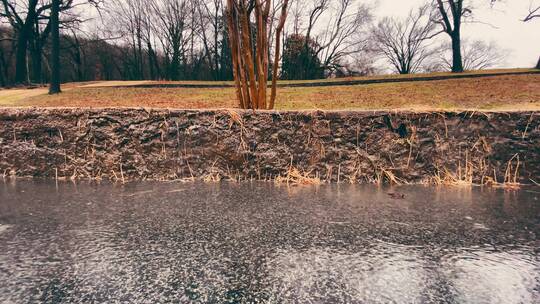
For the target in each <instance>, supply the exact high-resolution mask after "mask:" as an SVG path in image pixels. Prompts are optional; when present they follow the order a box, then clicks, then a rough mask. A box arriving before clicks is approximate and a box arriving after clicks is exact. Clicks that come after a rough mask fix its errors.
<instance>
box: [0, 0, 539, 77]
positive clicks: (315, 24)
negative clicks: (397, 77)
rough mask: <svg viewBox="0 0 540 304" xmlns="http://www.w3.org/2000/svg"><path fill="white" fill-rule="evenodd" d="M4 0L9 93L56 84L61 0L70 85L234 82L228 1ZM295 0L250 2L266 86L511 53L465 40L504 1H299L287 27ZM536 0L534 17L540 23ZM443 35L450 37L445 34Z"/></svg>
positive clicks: (2, 71)
mask: <svg viewBox="0 0 540 304" xmlns="http://www.w3.org/2000/svg"><path fill="white" fill-rule="evenodd" d="M0 1H1V2H0V85H2V86H11V85H17V84H40V83H48V82H50V81H51V77H52V76H53V75H54V73H53V66H54V64H53V61H52V58H53V57H54V56H52V55H53V54H54V50H55V48H54V47H53V45H54V43H53V42H54V39H53V38H54V35H52V34H51V32H54V29H55V27H54V24H55V18H54V15H55V14H53V13H54V9H53V8H54V6H53V4H54V3H55V2H57V4H58V9H57V11H58V13H59V16H60V18H59V19H58V22H57V23H58V29H59V32H60V34H59V39H58V42H57V44H58V50H59V52H58V53H59V66H60V67H61V68H60V69H59V71H58V75H59V78H60V79H61V80H62V81H63V82H70V81H91V80H144V79H154V80H232V79H234V77H233V74H234V65H233V62H234V60H235V55H234V53H233V52H231V47H230V42H231V35H230V33H229V27H230V24H228V19H227V17H228V16H227V3H226V2H227V1H224V0H93V1H89V0H26V1H23V0H0ZM284 1H285V0H274V1H270V0H267V1H265V0H260V1H250V0H239V2H238V4H239V5H243V3H244V4H245V5H246V7H245V8H246V14H248V13H249V14H248V15H249V20H247V22H248V23H249V26H250V27H253V29H254V30H252V31H249V32H250V35H251V37H249V39H251V41H253V42H254V43H249V44H246V45H250V46H251V47H252V48H253V49H252V50H251V52H252V54H253V56H255V57H256V56H258V55H260V56H263V57H259V60H261V62H262V65H260V66H261V68H264V69H265V71H258V70H257V68H255V72H256V73H257V78H256V79H258V77H266V78H268V79H270V78H271V76H272V74H273V73H274V70H275V71H276V72H277V73H278V74H277V76H278V77H279V78H282V79H316V78H326V77H346V76H357V75H368V74H373V73H375V72H377V68H378V67H379V66H380V62H381V61H382V62H386V67H388V69H390V70H392V71H393V72H395V73H401V74H408V73H417V72H426V71H427V72H430V71H444V70H451V71H454V72H461V71H463V70H468V69H485V68H489V67H493V66H495V65H497V64H499V63H500V62H501V61H502V60H504V57H505V52H504V50H501V49H500V48H499V47H497V45H496V44H494V43H491V42H485V41H471V40H468V39H463V36H464V35H463V34H464V33H463V25H464V24H466V23H468V22H474V21H476V19H475V15H474V11H475V8H476V7H477V5H479V4H480V3H484V4H488V5H489V4H492V5H496V4H497V2H504V1H503V0H501V1H496V0H426V3H425V5H423V6H421V7H419V8H416V9H413V10H412V11H411V12H410V13H409V14H408V16H406V17H405V18H398V17H381V18H375V17H374V15H373V12H374V7H373V5H371V4H370V3H368V2H367V1H361V0H306V1H300V0H290V1H288V5H287V15H288V18H287V20H286V22H285V23H284V24H283V27H282V28H281V29H280V28H279V25H280V16H282V14H281V9H282V8H283V4H284ZM507 1H508V0H507ZM254 3H258V5H262V6H263V7H264V8H265V9H266V8H267V9H268V11H267V14H268V16H267V22H266V23H265V27H264V28H258V27H257V20H258V19H257V18H259V17H258V15H257V14H256V11H255V10H256V9H257V6H256V5H255V4H254ZM534 3H536V2H534V1H531V7H530V10H529V12H528V13H527V12H524V17H523V21H531V20H533V19H534V18H536V17H538V15H539V14H538V13H539V12H540V6H537V5H535V4H534ZM267 4H268V6H266V5H267ZM264 12H266V11H264ZM252 13H253V14H252ZM278 29H279V30H281V31H282V33H283V34H282V35H276V31H277V30H278ZM261 35H265V39H261V38H262V37H261ZM441 35H445V37H446V42H441V40H442V39H441V38H438V39H436V38H435V37H444V36H441ZM276 39H277V40H279V41H276ZM281 39H282V40H281ZM257 41H259V42H261V43H262V44H261V45H265V46H266V47H265V48H266V50H265V51H264V52H263V53H260V54H258V53H257V50H256V47H255V46H256V45H257V43H255V42H257ZM265 41H267V42H265ZM244 42H247V41H244ZM276 42H279V43H276ZM276 46H277V47H278V48H279V50H278V52H276ZM246 55H247V53H246ZM276 55H277V56H276ZM246 58H247V57H246ZM242 62H243V61H242ZM265 62H267V63H265ZM259 72H262V73H260V74H259Z"/></svg>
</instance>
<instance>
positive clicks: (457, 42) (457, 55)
mask: <svg viewBox="0 0 540 304" xmlns="http://www.w3.org/2000/svg"><path fill="white" fill-rule="evenodd" d="M452 72H454V73H461V72H463V57H462V55H461V35H460V34H459V32H457V33H454V34H453V35H452Z"/></svg>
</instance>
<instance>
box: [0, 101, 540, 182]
mask: <svg viewBox="0 0 540 304" xmlns="http://www.w3.org/2000/svg"><path fill="white" fill-rule="evenodd" d="M291 169H298V170H299V172H302V174H305V175H306V176H307V175H309V176H311V177H317V178H319V179H321V180H322V181H329V182H336V181H338V180H339V181H340V182H359V183H361V182H383V181H394V182H435V183H438V182H474V183H484V184H486V183H492V182H499V183H502V182H504V181H505V180H506V181H507V182H521V183H532V182H533V181H540V114H538V113H535V112H519V113H516V112H512V113H471V112H467V113H443V112H440V113H391V112H281V113H278V112H260V113H253V112H249V111H248V112H241V111H239V112H235V111H228V110H215V111H188V110H143V109H1V110H0V176H1V175H2V174H3V175H4V176H5V177H10V176H21V177H47V178H74V179H111V180H114V181H128V180H148V179H151V180H176V179H184V178H203V179H207V180H218V179H234V180H245V179H258V180H265V179H275V178H276V177H278V176H284V175H286V174H287V172H289V171H290V170H291Z"/></svg>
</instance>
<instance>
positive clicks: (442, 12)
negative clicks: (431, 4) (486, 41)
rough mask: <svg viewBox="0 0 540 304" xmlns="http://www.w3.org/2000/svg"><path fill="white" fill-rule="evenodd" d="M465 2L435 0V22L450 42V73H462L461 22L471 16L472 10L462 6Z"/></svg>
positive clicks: (463, 0) (459, 0) (460, 0)
mask: <svg viewBox="0 0 540 304" xmlns="http://www.w3.org/2000/svg"><path fill="white" fill-rule="evenodd" d="M464 2H466V0H435V6H436V11H437V12H438V15H437V18H436V19H435V21H436V22H437V23H439V24H440V25H441V26H442V28H443V30H444V32H445V33H447V34H448V36H450V39H451V40H452V72H455V73H460V72H463V59H462V54H461V26H462V23H463V20H464V19H465V18H468V17H470V16H472V9H471V8H470V7H469V6H468V5H466V4H464Z"/></svg>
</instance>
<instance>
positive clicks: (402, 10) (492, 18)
mask: <svg viewBox="0 0 540 304" xmlns="http://www.w3.org/2000/svg"><path fill="white" fill-rule="evenodd" d="M484 1H485V2H488V1H487V0H484ZM533 1H534V3H535V4H536V3H539V2H540V0H533ZM477 2H478V3H480V2H483V1H482V0H477ZM506 2H507V4H504V5H503V4H501V5H497V6H495V8H494V9H492V8H491V7H490V6H489V5H482V6H481V7H479V8H478V9H477V10H476V11H475V12H474V14H475V16H476V17H475V19H477V20H478V21H481V22H482V23H474V24H467V25H465V26H464V28H463V29H462V35H463V38H470V39H482V40H485V41H488V42H489V41H496V42H497V44H498V45H500V46H501V47H502V48H503V49H506V50H508V51H509V52H510V54H509V56H508V58H507V60H506V62H505V63H503V64H502V65H501V67H533V66H535V65H536V63H537V61H538V57H539V56H540V18H537V19H533V20H531V21H529V22H527V23H525V22H522V21H520V20H521V19H523V17H525V16H526V15H527V12H528V8H529V3H530V0H507V1H506ZM423 3H426V0H378V4H379V5H378V7H377V13H376V16H377V17H382V16H404V15H407V14H408V13H409V10H410V9H412V8H415V7H419V6H420V5H422V4H423ZM483 23H489V24H490V25H491V26H490V25H486V24H483ZM444 38H445V39H446V37H444ZM447 39H449V38H447Z"/></svg>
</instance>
